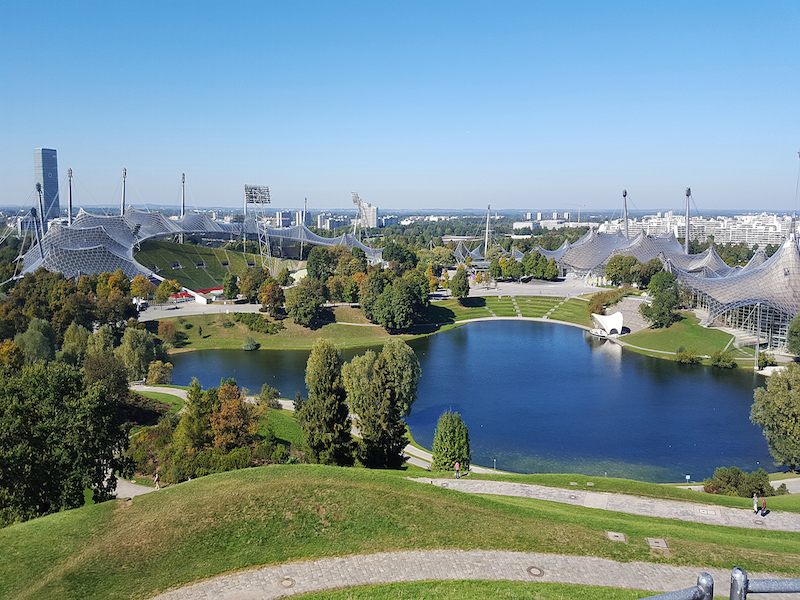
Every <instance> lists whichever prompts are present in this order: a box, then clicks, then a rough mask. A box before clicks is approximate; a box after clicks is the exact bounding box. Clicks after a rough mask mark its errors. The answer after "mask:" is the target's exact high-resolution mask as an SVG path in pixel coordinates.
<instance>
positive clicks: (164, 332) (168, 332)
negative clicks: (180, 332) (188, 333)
mask: <svg viewBox="0 0 800 600" xmlns="http://www.w3.org/2000/svg"><path fill="white" fill-rule="evenodd" d="M184 327H185V326H184ZM158 335H159V337H160V338H161V339H162V340H164V341H165V342H169V343H170V344H174V343H175V340H176V338H177V333H176V332H175V323H173V322H172V321H160V322H159V323H158Z"/></svg>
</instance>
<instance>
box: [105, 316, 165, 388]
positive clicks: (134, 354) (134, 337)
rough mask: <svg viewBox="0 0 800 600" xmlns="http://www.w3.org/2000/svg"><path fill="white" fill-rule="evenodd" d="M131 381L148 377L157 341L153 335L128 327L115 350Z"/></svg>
mask: <svg viewBox="0 0 800 600" xmlns="http://www.w3.org/2000/svg"><path fill="white" fill-rule="evenodd" d="M114 355H115V356H116V357H117V358H119V359H120V360H121V361H122V362H123V364H124V365H125V368H126V369H128V376H129V377H130V378H131V380H134V379H143V378H144V377H145V376H146V375H147V370H148V368H149V367H150V363H151V362H152V361H153V360H155V358H156V356H155V339H154V337H153V335H152V334H151V333H148V332H147V331H145V330H143V329H134V328H132V327H128V328H127V329H125V333H124V334H123V335H122V342H121V343H120V345H119V347H118V348H117V349H116V350H114Z"/></svg>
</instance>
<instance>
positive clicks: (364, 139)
mask: <svg viewBox="0 0 800 600" xmlns="http://www.w3.org/2000/svg"><path fill="white" fill-rule="evenodd" d="M0 17H1V18H0V22H2V24H0V52H2V56H4V61H3V62H2V63H0V82H2V83H3V86H4V88H5V89H6V90H7V93H6V94H4V95H3V97H2V99H0V115H2V116H0V139H2V140H3V142H2V144H0V204H3V205H20V204H26V203H27V205H28V206H31V205H33V204H32V202H33V201H35V198H34V195H35V193H34V185H33V183H34V177H33V168H32V167H33V165H32V164H31V158H30V157H31V152H32V151H33V150H34V149H35V148H42V147H45V148H55V149H56V150H57V151H58V153H59V158H60V163H61V174H62V179H63V174H64V173H66V171H67V168H68V167H71V168H72V169H73V171H74V182H75V183H74V194H75V200H76V207H80V206H87V207H92V206H97V205H114V204H116V203H118V201H119V194H120V190H121V180H122V177H121V173H122V168H123V167H126V168H127V169H128V179H127V186H128V189H127V196H128V202H129V203H130V204H134V205H137V204H142V203H143V204H153V205H155V204H163V205H170V204H176V205H177V204H178V203H179V198H180V176H181V173H184V172H185V173H186V190H187V206H188V207H189V208H194V207H195V206H196V207H197V208H201V209H203V208H207V207H211V206H230V207H231V208H233V207H236V206H238V205H239V204H240V203H241V199H242V193H243V185H244V184H245V183H252V184H263V185H269V186H270V190H271V192H272V196H273V206H274V207H275V209H276V210H281V209H288V208H292V207H298V206H301V205H302V201H303V198H304V197H308V199H309V209H311V208H312V207H313V209H314V210H329V209H336V208H344V207H346V206H347V204H348V200H349V195H350V192H351V191H357V192H358V193H359V194H360V196H361V197H362V198H363V199H364V200H365V201H366V202H369V203H371V204H373V205H377V206H379V207H381V210H384V208H383V207H386V209H388V210H392V209H399V208H402V209H409V210H424V209H425V208H430V207H437V208H442V209H453V210H458V209H464V208H466V209H480V208H482V207H485V205H486V204H492V206H497V207H498V208H505V209H509V210H513V209H519V210H525V209H536V208H537V207H552V208H556V209H558V210H560V211H567V210H569V211H576V212H577V206H575V205H576V204H583V205H584V206H583V208H582V210H585V211H590V210H600V209H606V208H611V207H614V206H617V205H619V204H621V191H622V189H623V188H626V189H627V190H628V204H629V208H632V209H638V210H643V211H650V210H653V211H654V210H670V209H673V210H681V209H682V207H683V204H684V200H685V198H684V195H683V192H684V190H685V188H686V186H691V188H692V191H693V196H694V198H695V202H696V203H697V205H698V207H699V208H700V210H701V212H703V211H713V210H740V211H758V212H760V211H761V210H774V211H793V210H796V209H797V208H798V207H797V206H796V205H797V196H796V185H797V176H798V157H797V154H796V152H797V150H798V148H799V147H800V123H799V122H798V118H797V109H798V106H800V86H798V84H797V81H798V80H800V77H798V75H800V72H799V71H800V69H799V68H798V62H797V58H796V48H795V41H794V35H795V32H796V30H797V26H798V25H800V8H799V7H798V6H797V5H796V4H795V3H792V2H775V3H770V4H768V5H758V6H756V5H752V4H747V3H736V2H734V3H724V4H723V3H715V2H712V3H703V4H702V5H696V4H691V3H688V2H687V3H684V2H681V3H671V4H670V5H668V6H656V7H651V6H640V5H638V4H628V3H608V4H603V5H597V4H592V3H570V4H568V5H564V4H555V3H554V4H552V5H550V4H543V3H501V4H493V5H492V7H488V6H486V5H481V4H476V3H466V4H464V3H440V4H435V5H428V4H423V3H408V4H403V5H402V7H400V6H375V5H372V4H361V3H343V4H337V5H326V4H321V3H314V2H308V3H297V4H293V5H290V6H283V5H272V4H268V3H267V4H260V3H236V4H233V5H217V4H213V3H191V4H182V3H174V4H172V3H171V4H166V5H165V4H161V3H149V2H143V3H138V4H136V5H134V6H125V7H117V6H110V5H102V8H101V9H100V10H97V9H96V7H95V8H94V9H93V8H92V5H89V4H78V5H62V4H59V3H55V2H43V3H37V4H35V5H30V6H29V5H25V4H14V5H13V6H12V5H11V4H10V3H8V4H6V5H5V6H3V7H2V8H0ZM43 40H46V41H47V43H42V41H43ZM31 73H36V77H34V78H32V77H31ZM39 81H45V82H46V85H43V84H41V83H38V82H39ZM59 183H63V182H61V181H60V182H59ZM62 200H64V201H62V205H64V204H65V199H62Z"/></svg>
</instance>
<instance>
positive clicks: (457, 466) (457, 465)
mask: <svg viewBox="0 0 800 600" xmlns="http://www.w3.org/2000/svg"><path fill="white" fill-rule="evenodd" d="M460 466H461V465H460V464H459V463H456V479H458V468H459V467H460Z"/></svg>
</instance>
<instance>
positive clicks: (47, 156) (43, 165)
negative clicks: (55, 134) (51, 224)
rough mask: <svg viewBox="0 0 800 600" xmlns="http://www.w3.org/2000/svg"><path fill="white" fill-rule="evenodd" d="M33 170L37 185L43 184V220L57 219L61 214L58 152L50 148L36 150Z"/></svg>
mask: <svg viewBox="0 0 800 600" xmlns="http://www.w3.org/2000/svg"><path fill="white" fill-rule="evenodd" d="M33 170H34V176H35V177H36V181H35V183H41V184H42V201H43V202H42V203H43V205H44V214H43V215H42V220H43V221H44V222H45V223H46V222H47V221H48V220H49V219H57V218H58V216H59V215H60V214H61V206H60V204H59V201H58V158H57V157H56V151H55V150H51V149H50V148H36V149H35V150H34V151H33Z"/></svg>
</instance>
